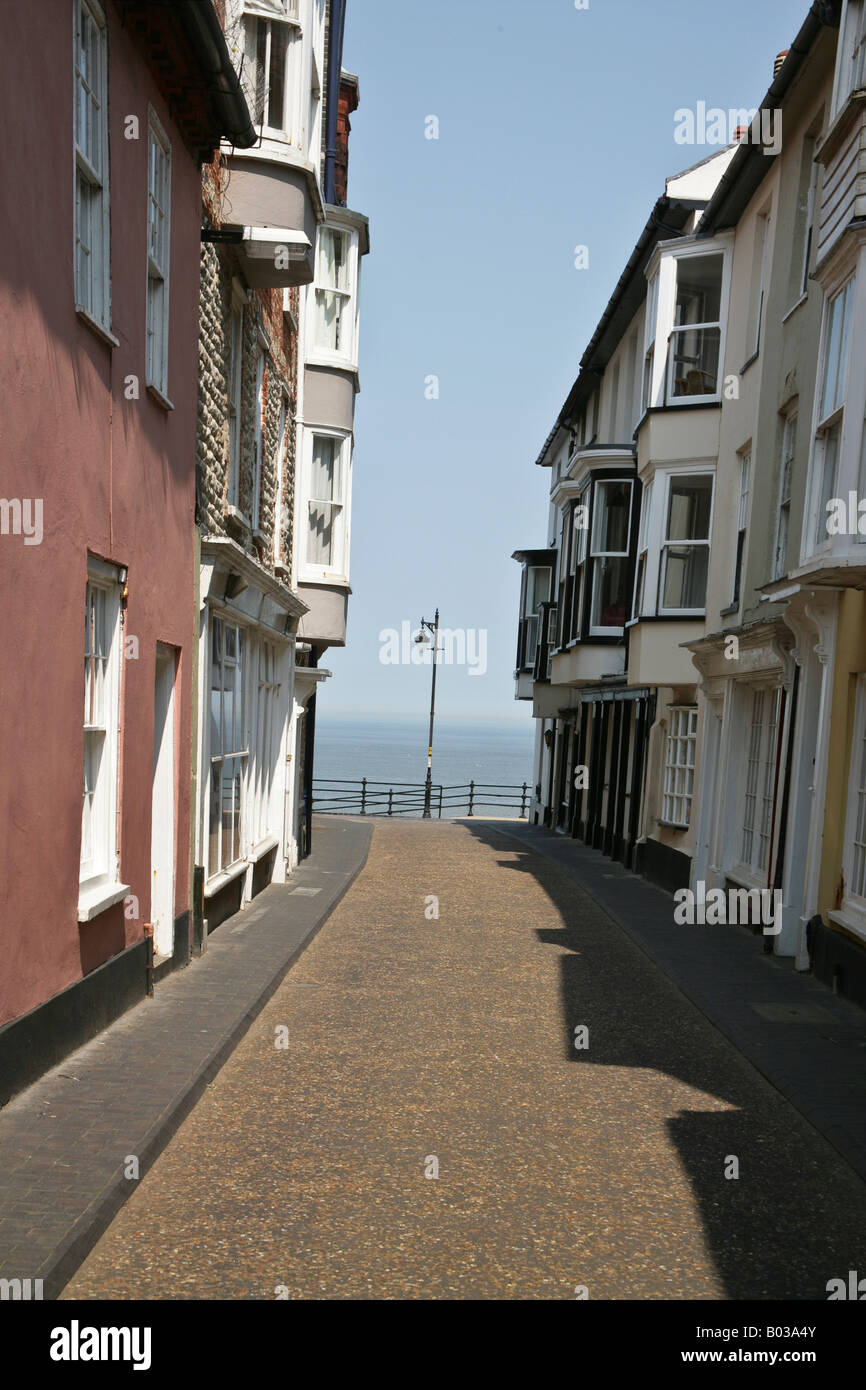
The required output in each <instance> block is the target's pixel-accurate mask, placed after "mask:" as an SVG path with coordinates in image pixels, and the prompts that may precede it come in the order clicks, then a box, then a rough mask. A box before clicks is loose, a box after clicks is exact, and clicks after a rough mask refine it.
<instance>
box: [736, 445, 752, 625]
mask: <svg viewBox="0 0 866 1390" xmlns="http://www.w3.org/2000/svg"><path fill="white" fill-rule="evenodd" d="M739 460H740V502H739V508H738V512H737V553H736V555H735V557H734V591H733V595H732V601H733V602H734V603H739V601H740V589H741V586H742V581H743V563H744V561H745V550H746V529H747V527H748V524H749V482H750V478H749V475H750V473H751V470H752V451H751V449H743V450H742V452H741V453H740V455H739Z"/></svg>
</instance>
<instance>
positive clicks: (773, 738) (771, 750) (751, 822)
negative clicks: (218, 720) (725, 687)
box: [736, 685, 782, 887]
mask: <svg viewBox="0 0 866 1390" xmlns="http://www.w3.org/2000/svg"><path fill="white" fill-rule="evenodd" d="M744 695H745V697H746V698H747V699H748V700H749V702H750V706H751V708H750V710H749V711H748V714H747V712H746V711H745V710H744V711H743V714H744V716H745V718H744V723H745V720H746V718H747V721H748V722H747V727H746V728H744V729H743V733H742V737H741V742H740V747H741V748H742V750H743V760H742V789H741V795H740V812H739V818H738V824H737V854H738V860H737V864H736V873H737V875H738V877H742V878H745V879H746V880H747V881H749V882H752V883H754V884H755V885H756V886H758V885H759V886H761V887H766V886H767V873H768V871H769V867H770V864H771V862H772V857H773V840H774V836H775V827H774V825H773V796H774V787H775V778H776V751H777V747H778V739H779V720H780V718H781V717H782V687H781V686H778V685H776V686H768V685H747V686H746V687H745V689H744ZM758 710H760V715H761V717H760V720H756V719H755V713H756V711H758ZM746 733H748V739H747V741H744V740H746ZM752 772H753V773H754V777H752V775H751V774H752ZM747 836H748V837H749V848H748V851H747V848H746V837H747ZM762 845H763V846H764V847H765V849H766V856H764V855H762V854H761V853H759V852H758V851H759V849H760V847H761V846H762Z"/></svg>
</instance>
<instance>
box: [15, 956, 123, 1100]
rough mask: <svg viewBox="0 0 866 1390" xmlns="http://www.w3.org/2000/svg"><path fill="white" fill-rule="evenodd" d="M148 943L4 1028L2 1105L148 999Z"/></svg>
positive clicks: (79, 981)
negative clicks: (128, 1010)
mask: <svg viewBox="0 0 866 1390" xmlns="http://www.w3.org/2000/svg"><path fill="white" fill-rule="evenodd" d="M146 992H147V943H146V941H143V940H142V941H137V942H136V943H135V945H134V946H130V947H129V948H128V949H127V950H125V951H120V952H118V954H117V955H116V956H112V958H111V960H107V961H106V962H105V964H104V965H100V966H98V967H97V968H96V970H91V972H90V974H89V975H85V977H84V979H83V980H78V981H76V983H75V984H74V985H70V986H69V987H68V989H64V990H61V991H60V993H59V994H55V995H53V997H52V998H51V999H47V1000H46V1001H45V1003H44V1004H40V1005H39V1006H38V1007H37V1008H35V1009H31V1010H30V1012H29V1013H26V1014H23V1015H22V1016H21V1018H16V1019H13V1020H12V1022H11V1023H6V1024H4V1025H3V1027H2V1028H0V1105H5V1104H6V1102H7V1101H8V1100H10V1099H11V1098H12V1096H14V1095H17V1094H18V1092H19V1091H23V1090H24V1088H25V1087H26V1086H30V1085H32V1083H33V1082H34V1081H36V1080H37V1079H38V1078H39V1077H40V1076H42V1075H44V1073H45V1072H46V1071H49V1070H50V1069H51V1067H54V1066H56V1065H57V1063H58V1062H62V1061H63V1058H64V1057H68V1056H69V1053H70V1052H74V1051H75V1049H76V1048H78V1047H83V1046H84V1044H85V1043H86V1042H90V1039H91V1038H95V1037H96V1035H97V1033H101V1032H102V1031H103V1029H105V1028H107V1027H108V1026H109V1024H111V1023H114V1021H115V1019H117V1018H119V1017H120V1015H121V1014H124V1013H126V1011H127V1009H131V1008H132V1006H133V1005H134V1004H138V1003H140V1002H141V1000H142V999H144V998H145V996H146Z"/></svg>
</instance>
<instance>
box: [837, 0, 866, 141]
mask: <svg viewBox="0 0 866 1390" xmlns="http://www.w3.org/2000/svg"><path fill="white" fill-rule="evenodd" d="M864 83H866V3H864V0H845V9H844V12H843V14H842V22H841V24H840V26H839V43H838V46H837V52H836V81H835V90H834V97H833V114H834V115H836V114H837V113H838V112H839V111H841V109H842V107H843V106H844V105H845V103H846V101H847V100H848V97H849V96H850V95H851V93H852V92H856V91H858V90H859V89H860V88H861V87H862V86H863V85H864Z"/></svg>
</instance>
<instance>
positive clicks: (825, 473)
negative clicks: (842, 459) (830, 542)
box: [815, 420, 842, 545]
mask: <svg viewBox="0 0 866 1390" xmlns="http://www.w3.org/2000/svg"><path fill="white" fill-rule="evenodd" d="M841 433H842V422H841V420H837V422H836V424H835V425H834V426H833V428H832V429H829V430H827V432H826V434H825V435H824V436H823V439H822V443H821V487H820V495H819V498H818V516H817V518H816V523H815V544H816V545H820V544H821V542H822V541H825V540H826V539H827V503H828V502H829V501H830V499H831V498H833V497H835V496H836V464H837V461H838V457H839V439H840V436H841Z"/></svg>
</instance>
